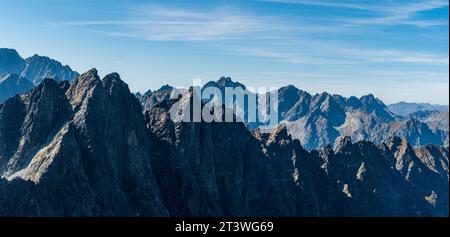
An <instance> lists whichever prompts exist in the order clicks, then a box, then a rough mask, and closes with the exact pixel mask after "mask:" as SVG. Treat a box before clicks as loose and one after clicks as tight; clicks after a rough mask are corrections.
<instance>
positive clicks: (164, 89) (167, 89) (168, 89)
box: [144, 84, 173, 96]
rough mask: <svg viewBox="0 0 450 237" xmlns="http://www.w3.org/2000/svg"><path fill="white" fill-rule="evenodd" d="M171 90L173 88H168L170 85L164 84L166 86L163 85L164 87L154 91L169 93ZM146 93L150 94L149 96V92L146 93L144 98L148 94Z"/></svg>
mask: <svg viewBox="0 0 450 237" xmlns="http://www.w3.org/2000/svg"><path fill="white" fill-rule="evenodd" d="M171 90H173V87H172V86H170V85H168V84H166V85H164V86H161V87H160V88H159V89H158V90H156V91H171ZM148 92H150V94H151V91H147V92H146V93H145V94H144V96H145V95H146V94H148Z"/></svg>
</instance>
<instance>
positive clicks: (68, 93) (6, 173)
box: [0, 69, 449, 217]
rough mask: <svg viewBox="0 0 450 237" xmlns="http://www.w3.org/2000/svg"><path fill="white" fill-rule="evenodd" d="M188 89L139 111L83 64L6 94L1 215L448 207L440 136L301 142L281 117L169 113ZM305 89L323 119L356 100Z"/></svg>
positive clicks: (378, 212) (182, 105) (183, 102)
mask: <svg viewBox="0 0 450 237" xmlns="http://www.w3.org/2000/svg"><path fill="white" fill-rule="evenodd" d="M169 88H170V87H168V86H166V87H163V88H162V89H161V90H158V91H155V92H151V93H148V94H147V95H146V96H147V100H148V99H150V98H151V97H152V96H153V98H156V97H158V98H164V96H163V94H164V93H167V92H168V91H170V90H169ZM295 91H296V90H294V92H295ZM193 93H194V92H193V91H192V90H185V91H183V93H182V95H181V96H179V97H178V98H173V99H158V98H157V99H156V102H155V103H153V102H152V103H153V104H152V105H151V106H149V107H148V108H147V109H144V112H142V109H143V107H142V106H141V104H140V103H139V101H138V99H137V98H136V96H135V95H133V94H132V93H130V91H129V89H128V86H127V84H125V83H124V82H123V81H122V80H121V79H120V77H119V75H118V74H116V73H113V74H109V75H107V76H105V77H104V78H103V79H100V78H99V77H98V74H97V71H96V70H95V69H92V70H90V71H88V72H86V73H84V74H82V75H81V76H80V77H78V78H77V79H75V81H73V83H71V84H69V83H67V82H57V81H55V80H52V79H45V80H43V81H42V82H41V83H40V84H39V85H37V86H36V87H35V88H34V89H32V90H31V91H30V92H28V93H26V94H25V95H24V96H14V97H12V98H10V99H8V100H6V101H5V102H4V103H3V104H1V105H0V175H1V179H0V215H1V216H182V217H185V216H448V208H449V206H448V195H449V190H448V187H449V186H448V179H449V176H448V162H449V159H448V157H449V150H448V147H441V146H435V145H426V146H421V147H413V146H411V144H410V143H409V142H408V141H407V140H406V139H403V138H400V137H395V136H393V137H389V138H387V139H385V141H384V142H382V143H380V144H379V145H375V144H374V143H372V142H368V141H359V142H352V140H351V138H350V137H346V136H343V137H341V138H339V139H338V141H337V142H336V144H335V146H334V148H332V147H331V146H329V145H327V146H323V147H322V148H319V149H318V150H313V151H311V152H308V151H306V150H304V149H303V147H302V145H301V144H300V141H299V140H297V139H293V137H292V136H291V135H289V134H288V129H286V126H285V125H283V124H282V125H279V126H277V127H276V128H275V129H274V130H273V131H272V133H262V132H261V131H260V130H259V129H254V130H253V131H250V130H249V129H248V128H247V127H246V126H245V124H243V123H240V122H231V123H217V122H212V123H206V122H182V121H178V122H176V121H174V120H172V119H171V116H170V115H169V110H170V109H171V108H172V106H174V105H175V104H177V105H178V107H177V109H178V110H186V108H187V107H186V106H188V105H189V106H192V103H193V102H194V101H193V100H194V99H195V98H196V97H195V96H194V94H193ZM297 93H299V92H297ZM300 94H302V93H300ZM197 98H198V97H197ZM305 98H306V99H305V100H306V101H308V102H307V103H306V104H307V105H308V107H306V106H305V108H307V110H306V111H305V113H304V114H309V115H307V116H310V117H311V118H318V119H320V121H323V122H324V123H331V124H332V122H331V121H333V122H334V121H339V119H341V120H344V121H345V118H342V117H339V116H340V115H337V116H338V117H337V118H333V119H330V120H329V121H327V120H328V119H329V117H328V115H329V113H330V112H336V111H335V110H337V111H341V110H343V109H342V107H341V106H342V105H341V104H342V103H345V104H352V106H350V107H351V108H352V109H353V107H354V106H355V105H353V101H354V99H350V98H349V99H348V100H347V99H345V100H344V99H342V98H341V99H342V100H339V99H334V98H335V97H333V96H330V95H328V94H320V95H315V96H312V97H308V96H305ZM308 98H309V99H308ZM339 98H340V97H339ZM144 101H146V99H144ZM356 101H359V102H360V103H361V104H359V103H357V104H359V106H360V107H358V110H357V111H354V112H353V113H362V111H364V113H366V114H367V115H365V116H370V115H373V116H371V118H373V119H383V120H389V121H390V120H391V119H393V118H391V116H392V115H391V114H390V113H389V112H386V111H385V110H384V107H383V106H381V103H379V101H378V100H376V99H374V98H373V97H372V96H368V97H367V98H359V99H357V100H355V102H356ZM289 104H292V103H289ZM295 104H297V103H295ZM315 106H317V107H318V108H319V109H311V108H314V107H315ZM379 106H381V107H379ZM288 107H291V106H287V108H288ZM300 107H301V106H300ZM379 109H381V111H379ZM344 111H346V112H352V111H353V110H350V109H349V110H347V109H345V110H344ZM223 112H224V113H225V114H227V113H232V111H230V110H228V109H227V108H226V107H223ZM375 115H376V116H375ZM386 116H387V117H386ZM341 122H342V121H341ZM313 124H317V123H313Z"/></svg>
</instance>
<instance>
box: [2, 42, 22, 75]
mask: <svg viewBox="0 0 450 237" xmlns="http://www.w3.org/2000/svg"><path fill="white" fill-rule="evenodd" d="M24 68H25V61H24V60H23V58H22V57H20V55H19V54H18V53H17V51H16V50H14V49H5V48H0V77H3V76H6V75H8V74H20V73H21V72H22V70H23V69H24Z"/></svg>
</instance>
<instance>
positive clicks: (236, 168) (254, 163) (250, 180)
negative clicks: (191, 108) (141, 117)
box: [146, 92, 289, 216]
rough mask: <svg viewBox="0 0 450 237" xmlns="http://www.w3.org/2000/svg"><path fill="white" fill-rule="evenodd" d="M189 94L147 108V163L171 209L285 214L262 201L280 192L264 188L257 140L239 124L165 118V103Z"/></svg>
mask: <svg viewBox="0 0 450 237" xmlns="http://www.w3.org/2000/svg"><path fill="white" fill-rule="evenodd" d="M192 95H193V94H192V92H187V93H185V94H184V95H183V97H182V98H181V99H180V100H176V101H173V100H172V101H162V102H161V103H159V104H157V105H156V106H155V107H153V109H152V111H151V112H147V113H146V118H147V122H148V128H149V134H150V136H151V137H152V144H154V146H153V149H152V154H153V156H152V166H153V167H154V170H155V174H156V177H157V180H158V184H159V187H160V189H161V193H162V196H163V199H164V202H165V204H166V206H167V207H168V208H169V212H170V214H171V215H174V216H205V215H206V216H257V215H267V214H268V213H273V214H280V215H286V214H287V213H288V211H289V209H288V208H284V210H283V211H281V210H279V209H278V208H277V209H276V208H270V207H269V208H268V207H267V206H264V204H267V202H264V199H265V198H268V197H267V196H268V195H273V196H277V195H280V194H279V193H278V192H274V193H272V192H269V190H270V188H271V187H272V185H271V184H270V179H269V178H268V177H267V176H265V175H264V167H265V166H264V157H263V156H262V154H261V153H260V151H259V149H260V146H261V144H260V143H259V142H258V141H257V140H256V139H255V138H254V137H253V136H252V135H251V134H250V132H249V131H248V130H247V129H246V128H245V126H244V124H242V123H205V122H201V123H184V122H176V121H173V120H172V119H171V118H170V116H169V114H168V110H169V108H170V107H171V106H172V105H174V103H176V102H179V106H180V109H183V108H184V107H185V106H186V105H187V104H189V103H192V100H193V98H194V96H192ZM195 99H199V98H198V97H196V98H195ZM175 106H177V105H175ZM271 205H273V204H271ZM282 205H283V204H281V206H282Z"/></svg>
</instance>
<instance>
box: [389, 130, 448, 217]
mask: <svg viewBox="0 0 450 237" xmlns="http://www.w3.org/2000/svg"><path fill="white" fill-rule="evenodd" d="M382 146H383V151H384V152H386V153H387V154H385V155H386V156H387V157H388V158H389V157H392V158H391V159H389V161H390V163H391V166H392V167H395V169H396V170H397V171H399V172H400V174H401V175H402V176H403V177H404V178H405V180H406V181H407V182H408V183H409V184H412V186H413V187H414V188H415V192H416V195H417V196H418V197H421V198H423V200H425V201H426V202H427V203H428V204H429V207H431V211H432V213H434V214H435V215H448V208H449V206H448V198H449V197H448V195H449V189H448V152H447V153H446V152H445V149H442V150H440V149H439V148H437V147H435V146H432V145H428V146H425V147H420V148H412V147H411V145H410V144H409V143H408V142H407V141H406V139H401V138H399V137H393V138H390V139H388V140H387V141H386V143H384V144H383V145H382ZM447 150H448V149H447ZM432 154H433V155H432Z"/></svg>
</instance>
